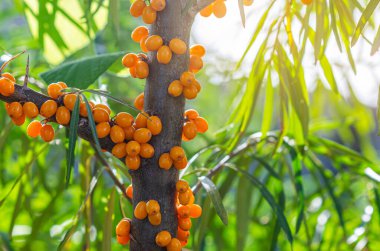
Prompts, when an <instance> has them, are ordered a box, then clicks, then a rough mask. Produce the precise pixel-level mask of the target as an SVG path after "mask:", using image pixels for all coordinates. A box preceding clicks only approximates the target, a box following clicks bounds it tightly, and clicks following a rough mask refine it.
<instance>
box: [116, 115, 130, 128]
mask: <svg viewBox="0 0 380 251" xmlns="http://www.w3.org/2000/svg"><path fill="white" fill-rule="evenodd" d="M133 121H134V118H133V116H132V115H131V114H129V113H127V112H119V113H118V114H117V115H116V117H115V123H116V124H117V125H118V126H121V127H123V128H125V127H129V126H132V124H133Z"/></svg>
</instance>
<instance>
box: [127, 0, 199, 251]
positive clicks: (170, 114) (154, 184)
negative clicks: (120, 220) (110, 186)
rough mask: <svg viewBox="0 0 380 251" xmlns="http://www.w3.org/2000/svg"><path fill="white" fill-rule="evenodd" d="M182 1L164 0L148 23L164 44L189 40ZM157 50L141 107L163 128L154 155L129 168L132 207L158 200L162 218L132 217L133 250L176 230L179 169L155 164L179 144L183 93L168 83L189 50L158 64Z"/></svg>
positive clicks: (180, 70)
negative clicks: (156, 223) (155, 223)
mask: <svg viewBox="0 0 380 251" xmlns="http://www.w3.org/2000/svg"><path fill="white" fill-rule="evenodd" d="M183 7H184V6H183V3H181V1H179V0H166V8H165V9H164V10H163V11H161V12H158V13H157V20H156V22H155V23H154V24H153V25H151V27H150V34H151V35H153V34H156V35H160V36H161V37H162V38H163V40H164V43H165V44H166V45H168V44H169V42H170V40H171V39H173V38H180V39H182V40H183V41H184V42H185V43H186V44H189V38H190V30H191V26H192V23H193V17H192V16H191V15H189V14H188V13H187V11H186V12H185V13H184V14H183V15H182V13H181V11H182V9H183ZM156 54H157V53H156V52H149V54H148V59H149V71H150V73H149V77H148V79H147V82H146V86H145V101H144V110H145V111H146V112H148V113H149V114H150V115H157V116H158V117H159V118H160V119H161V122H162V125H163V129H162V132H161V133H160V134H159V135H157V136H154V137H153V139H152V140H151V144H152V145H153V147H154V149H155V154H154V157H153V158H151V159H143V160H142V166H141V167H140V169H139V170H137V171H131V175H132V180H133V207H135V206H136V205H137V203H138V202H140V201H148V200H151V199H154V200H157V201H158V202H159V204H160V206H161V214H162V221H161V224H160V225H159V226H153V225H151V224H150V223H149V221H148V219H145V220H138V219H136V218H133V222H132V230H131V234H132V236H133V238H132V239H131V244H130V248H131V250H133V251H136V250H144V251H151V250H166V249H165V248H160V247H158V246H157V245H156V244H155V237H156V235H157V233H158V232H160V231H162V230H167V231H169V232H170V233H171V235H172V236H173V237H174V236H176V234H177V225H178V223H177V213H176V207H175V184H176V182H177V180H178V171H177V170H176V169H175V168H174V167H172V168H171V169H170V170H163V169H161V168H159V166H158V159H159V157H160V155H161V154H163V153H166V152H169V151H170V149H171V148H172V147H173V146H179V145H181V135H182V125H183V112H184V107H185V99H184V97H182V96H181V97H176V98H174V97H171V96H170V95H169V94H168V86H169V84H170V83H171V82H172V81H174V80H177V79H179V78H180V76H181V74H182V73H183V72H185V71H188V66H189V53H188V51H187V53H186V54H185V55H175V54H174V53H173V57H172V60H171V62H170V63H169V64H167V65H164V64H159V63H158V62H157V59H156Z"/></svg>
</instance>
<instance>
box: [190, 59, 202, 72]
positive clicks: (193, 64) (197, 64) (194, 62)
mask: <svg viewBox="0 0 380 251" xmlns="http://www.w3.org/2000/svg"><path fill="white" fill-rule="evenodd" d="M202 68H203V60H202V58H201V57H199V56H197V55H191V56H190V65H189V70H190V71H192V72H194V73H197V72H198V71H199V70H201V69H202Z"/></svg>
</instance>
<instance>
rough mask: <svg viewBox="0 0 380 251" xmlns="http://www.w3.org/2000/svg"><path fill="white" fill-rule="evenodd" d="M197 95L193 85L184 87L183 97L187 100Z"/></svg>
mask: <svg viewBox="0 0 380 251" xmlns="http://www.w3.org/2000/svg"><path fill="white" fill-rule="evenodd" d="M197 95H198V89H197V87H196V86H195V85H190V86H185V88H183V96H185V98H187V99H195V98H196V97H197Z"/></svg>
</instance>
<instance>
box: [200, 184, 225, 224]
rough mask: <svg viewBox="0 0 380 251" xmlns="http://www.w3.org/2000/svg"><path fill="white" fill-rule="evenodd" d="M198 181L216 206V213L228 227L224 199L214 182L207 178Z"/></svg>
mask: <svg viewBox="0 0 380 251" xmlns="http://www.w3.org/2000/svg"><path fill="white" fill-rule="evenodd" d="M198 179H199V181H200V182H201V184H202V186H203V188H204V189H205V190H206V192H207V195H208V196H209V197H210V199H211V201H212V203H213V204H214V208H215V211H216V213H217V214H218V216H219V218H220V219H221V220H222V222H223V224H224V225H228V216H227V211H226V209H225V208H224V206H223V203H222V199H221V197H220V194H219V191H218V189H217V188H216V186H215V184H214V182H212V180H210V179H209V178H207V177H206V176H202V177H199V178H198Z"/></svg>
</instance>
